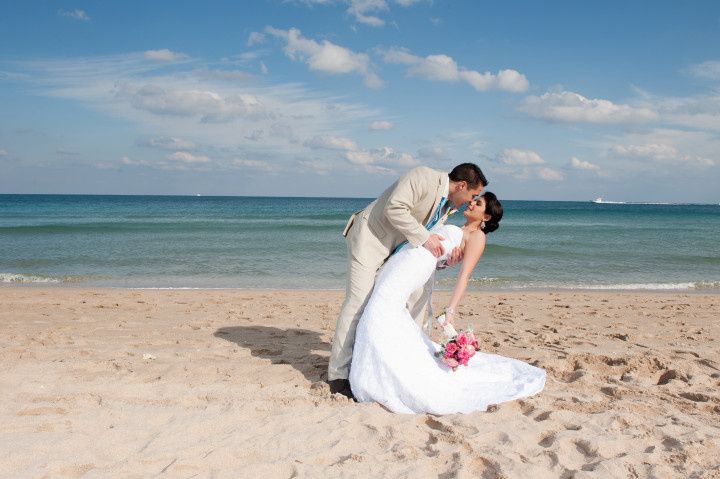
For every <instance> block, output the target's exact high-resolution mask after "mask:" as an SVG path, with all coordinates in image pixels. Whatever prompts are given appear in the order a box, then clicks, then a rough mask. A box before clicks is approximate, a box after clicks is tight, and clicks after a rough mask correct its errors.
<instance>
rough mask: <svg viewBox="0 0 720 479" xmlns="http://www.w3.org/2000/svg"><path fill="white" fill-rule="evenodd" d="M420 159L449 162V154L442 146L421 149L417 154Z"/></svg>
mask: <svg viewBox="0 0 720 479" xmlns="http://www.w3.org/2000/svg"><path fill="white" fill-rule="evenodd" d="M417 156H418V158H421V159H423V160H426V161H427V160H430V161H433V162H436V163H437V162H441V161H449V160H450V157H449V155H448V152H447V151H445V149H444V148H443V147H441V146H426V147H423V148H420V149H419V150H418V152H417Z"/></svg>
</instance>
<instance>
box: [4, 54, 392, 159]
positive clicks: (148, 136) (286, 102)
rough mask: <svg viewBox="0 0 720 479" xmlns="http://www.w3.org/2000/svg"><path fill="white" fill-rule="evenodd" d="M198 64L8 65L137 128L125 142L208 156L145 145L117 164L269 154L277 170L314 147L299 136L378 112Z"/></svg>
mask: <svg viewBox="0 0 720 479" xmlns="http://www.w3.org/2000/svg"><path fill="white" fill-rule="evenodd" d="M199 63H201V60H197V61H195V62H192V63H190V62H187V63H182V64H179V65H178V68H174V69H173V70H172V71H170V72H169V71H168V70H166V69H165V68H158V64H157V63H155V62H148V61H147V60H146V59H145V58H144V55H143V53H142V52H139V53H134V54H127V55H111V56H105V57H85V58H76V59H72V58H71V59H63V60H33V61H22V62H17V63H16V64H14V65H13V67H14V68H15V70H17V71H19V72H22V73H23V79H22V81H23V82H24V85H25V87H26V88H27V90H28V91H31V92H33V93H34V94H36V95H40V96H48V97H52V98H62V99H63V100H65V101H74V102H76V103H77V104H81V105H83V106H84V107H85V108H89V109H92V110H95V111H98V112H100V113H101V114H104V115H106V116H108V117H109V118H116V119H120V120H121V121H122V122H123V123H125V124H127V125H129V126H130V127H131V128H133V129H134V130H135V131H136V132H137V133H135V138H132V139H131V140H130V141H132V142H134V143H135V144H136V145H138V146H148V147H152V148H158V149H161V150H165V151H167V152H168V153H171V152H173V151H185V152H187V151H192V152H193V153H194V154H195V155H207V156H209V157H210V158H211V159H212V161H210V162H209V163H194V164H193V163H183V162H181V161H171V160H168V159H166V158H159V159H158V158H155V157H154V156H153V153H152V152H149V151H145V152H144V153H143V154H142V155H141V154H140V153H137V154H136V155H137V156H132V157H129V158H126V160H127V161H125V162H122V161H120V162H118V161H116V162H115V163H116V164H118V165H119V166H122V165H125V166H128V167H130V166H132V167H149V168H154V169H174V170H177V169H191V168H192V169H199V168H201V167H202V168H213V169H216V170H217V169H222V168H225V167H230V166H231V165H230V161H231V159H233V158H252V159H253V160H260V159H265V158H267V159H268V160H269V161H272V163H273V164H276V165H277V166H278V168H279V169H289V168H292V167H294V166H296V164H297V161H298V157H299V156H300V157H302V155H303V153H304V152H303V150H306V152H308V151H310V149H309V148H307V147H305V146H304V145H303V141H305V140H307V139H312V138H315V137H318V136H329V137H346V136H347V132H349V131H367V128H368V125H369V124H370V123H371V121H372V120H374V119H377V118H378V117H380V115H381V114H382V113H381V112H380V111H379V110H377V109H371V108H368V107H365V106H364V105H360V104H353V103H347V102H343V101H342V100H340V99H338V97H337V96H335V95H330V94H323V93H322V92H318V91H316V90H310V89H307V88H305V87H304V86H302V85H299V84H277V83H270V82H269V80H268V81H267V82H265V80H263V81H262V83H261V82H260V81H256V82H238V81H236V80H234V79H231V78H226V77H225V76H224V75H222V74H221V73H222V72H223V71H219V70H213V69H209V68H208V67H201V68H198V64H199ZM215 73H218V74H215ZM258 83H260V84H258ZM138 137H139V138H140V139H138ZM190 138H192V141H191V142H190V141H189V139H190ZM312 151H313V152H315V153H316V154H317V157H313V158H311V159H313V160H314V159H317V160H318V161H321V162H322V161H326V160H327V161H333V158H334V161H335V162H336V163H337V161H338V159H339V158H342V163H343V164H345V161H346V160H345V159H344V158H343V157H342V156H338V153H337V151H333V150H312ZM341 151H345V150H341ZM121 156H122V154H118V155H117V157H118V158H120V157H121ZM181 167H183V168H181Z"/></svg>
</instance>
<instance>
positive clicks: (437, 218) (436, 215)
mask: <svg viewBox="0 0 720 479" xmlns="http://www.w3.org/2000/svg"><path fill="white" fill-rule="evenodd" d="M446 202H447V198H445V197H444V196H443V197H442V198H440V202H439V203H438V206H437V209H436V210H435V213H434V214H433V215H432V217H431V218H430V221H428V222H427V224H426V225H425V228H427V230H428V231H430V230H431V229H433V226H435V225H436V224H437V222H438V221H440V217H441V216H442V210H443V207H444V206H445V203H446ZM407 243H408V242H407V240H405V241H403V242H402V243H400V244H399V245H397V246H396V247H395V249H394V250H393V252H392V253H390V256H392V255H394V254H395V253H397V252H398V251H400V249H401V248H402V247H403V246H405V245H406V244H407Z"/></svg>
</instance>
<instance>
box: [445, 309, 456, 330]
mask: <svg viewBox="0 0 720 479" xmlns="http://www.w3.org/2000/svg"><path fill="white" fill-rule="evenodd" d="M445 321H446V322H447V323H448V324H452V325H453V326H455V311H454V310H452V309H450V308H447V309H446V310H445Z"/></svg>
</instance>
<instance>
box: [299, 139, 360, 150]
mask: <svg viewBox="0 0 720 479" xmlns="http://www.w3.org/2000/svg"><path fill="white" fill-rule="evenodd" d="M305 146H307V147H308V148H312V149H315V150H316V149H326V150H350V151H354V150H357V149H358V147H357V144H356V143H355V142H354V141H353V140H351V139H349V138H343V137H338V136H316V137H313V138H312V139H310V140H308V141H306V142H305Z"/></svg>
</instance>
